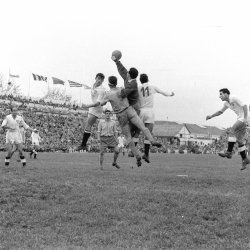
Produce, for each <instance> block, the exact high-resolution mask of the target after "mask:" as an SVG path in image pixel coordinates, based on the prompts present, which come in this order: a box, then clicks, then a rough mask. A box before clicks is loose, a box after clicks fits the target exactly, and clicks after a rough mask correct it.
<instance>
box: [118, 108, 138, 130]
mask: <svg viewBox="0 0 250 250" xmlns="http://www.w3.org/2000/svg"><path fill="white" fill-rule="evenodd" d="M136 115H137V113H136V111H135V110H134V108H133V107H131V106H129V107H128V108H127V109H125V110H123V111H122V112H121V113H118V114H116V118H117V120H118V122H119V124H120V126H121V127H124V126H126V125H127V124H129V122H130V119H131V118H132V117H134V116H136Z"/></svg>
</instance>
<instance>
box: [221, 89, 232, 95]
mask: <svg viewBox="0 0 250 250" xmlns="http://www.w3.org/2000/svg"><path fill="white" fill-rule="evenodd" d="M219 92H222V93H223V94H228V95H230V91H229V90H228V89H226V88H224V89H220V91H219Z"/></svg>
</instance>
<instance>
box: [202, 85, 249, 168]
mask: <svg viewBox="0 0 250 250" xmlns="http://www.w3.org/2000/svg"><path fill="white" fill-rule="evenodd" d="M220 99H221V100H222V101H224V106H223V108H222V109H221V110H219V111H217V112H216V113H214V114H212V115H208V116H207V117H206V120H209V119H211V118H213V117H215V116H219V115H221V114H222V113H224V111H225V110H227V109H228V108H229V109H231V110H233V111H234V112H235V113H236V115H237V121H236V123H235V124H234V125H233V126H232V128H231V129H230V131H229V135H228V147H227V152H225V153H219V156H221V157H227V158H228V159H230V158H232V151H233V147H234V144H235V143H236V142H237V143H238V150H239V152H240V155H241V158H242V166H241V168H240V170H244V169H245V168H246V165H247V164H249V163H250V161H249V159H248V158H247V157H246V147H245V144H244V138H245V135H246V127H247V126H248V124H249V123H250V117H249V114H248V108H247V105H246V104H245V103H244V102H242V101H241V100H240V99H239V98H238V97H236V96H230V91H229V90H228V89H226V88H223V89H221V90H220Z"/></svg>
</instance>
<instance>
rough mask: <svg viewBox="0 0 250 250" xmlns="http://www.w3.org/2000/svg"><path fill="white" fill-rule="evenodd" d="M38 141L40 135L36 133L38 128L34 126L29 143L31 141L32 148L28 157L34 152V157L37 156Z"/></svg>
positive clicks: (39, 140)
mask: <svg viewBox="0 0 250 250" xmlns="http://www.w3.org/2000/svg"><path fill="white" fill-rule="evenodd" d="M40 142H41V137H40V135H39V133H38V130H37V129H36V128H35V129H34V131H33V132H32V134H31V143H32V149H31V151H30V158H32V155H33V154H34V159H36V157H37V151H38V150H39V148H40V145H39V144H40Z"/></svg>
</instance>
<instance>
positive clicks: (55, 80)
mask: <svg viewBox="0 0 250 250" xmlns="http://www.w3.org/2000/svg"><path fill="white" fill-rule="evenodd" d="M52 80H53V84H62V85H64V81H63V80H61V79H58V78H55V77H52Z"/></svg>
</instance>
